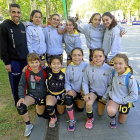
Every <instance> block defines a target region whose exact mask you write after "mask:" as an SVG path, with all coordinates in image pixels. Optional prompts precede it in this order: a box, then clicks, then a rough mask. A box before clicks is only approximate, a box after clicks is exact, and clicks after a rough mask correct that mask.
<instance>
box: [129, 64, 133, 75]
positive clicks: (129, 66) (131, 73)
mask: <svg viewBox="0 0 140 140" xmlns="http://www.w3.org/2000/svg"><path fill="white" fill-rule="evenodd" d="M128 67H129V69H130V70H131V74H132V75H133V69H132V67H131V66H129V65H128Z"/></svg>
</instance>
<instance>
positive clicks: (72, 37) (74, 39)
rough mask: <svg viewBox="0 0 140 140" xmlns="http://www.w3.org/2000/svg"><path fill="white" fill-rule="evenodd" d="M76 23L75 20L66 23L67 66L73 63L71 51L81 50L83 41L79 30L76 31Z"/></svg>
mask: <svg viewBox="0 0 140 140" xmlns="http://www.w3.org/2000/svg"><path fill="white" fill-rule="evenodd" d="M74 26H75V23H74V20H73V19H68V20H67V22H66V29H67V32H66V33H65V34H64V41H65V50H66V53H67V66H68V65H69V64H70V63H71V62H72V58H71V51H72V49H74V48H76V47H80V48H81V39H80V35H79V33H78V32H77V30H75V29H74Z"/></svg>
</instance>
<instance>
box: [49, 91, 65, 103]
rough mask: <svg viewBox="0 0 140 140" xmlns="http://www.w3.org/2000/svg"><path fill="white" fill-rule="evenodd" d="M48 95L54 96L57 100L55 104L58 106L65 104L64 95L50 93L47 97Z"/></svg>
mask: <svg viewBox="0 0 140 140" xmlns="http://www.w3.org/2000/svg"><path fill="white" fill-rule="evenodd" d="M48 95H51V96H54V97H55V98H56V99H57V104H58V105H64V104H65V103H64V95H65V93H61V94H59V95H54V94H52V93H50V92H47V96H48Z"/></svg>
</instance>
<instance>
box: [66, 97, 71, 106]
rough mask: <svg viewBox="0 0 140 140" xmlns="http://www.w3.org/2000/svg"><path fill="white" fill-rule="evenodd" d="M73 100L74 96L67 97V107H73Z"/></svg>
mask: <svg viewBox="0 0 140 140" xmlns="http://www.w3.org/2000/svg"><path fill="white" fill-rule="evenodd" d="M72 100H73V97H72V96H70V95H65V104H66V105H67V106H70V105H72Z"/></svg>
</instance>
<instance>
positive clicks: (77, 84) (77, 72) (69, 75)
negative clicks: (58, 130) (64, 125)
mask: <svg viewBox="0 0 140 140" xmlns="http://www.w3.org/2000/svg"><path fill="white" fill-rule="evenodd" d="M71 56H72V61H73V63H71V64H70V65H69V66H68V67H67V69H66V73H65V89H66V95H65V104H66V110H67V112H68V115H69V118H70V120H69V124H68V130H69V131H74V129H75V120H74V113H73V99H74V98H75V97H77V108H78V111H80V112H81V111H83V110H84V104H85V102H84V97H83V94H82V93H81V91H82V78H83V71H84V69H85V68H86V66H87V65H88V64H87V63H85V62H83V61H82V59H83V50H82V49H81V48H74V49H73V50H72V52H71Z"/></svg>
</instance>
